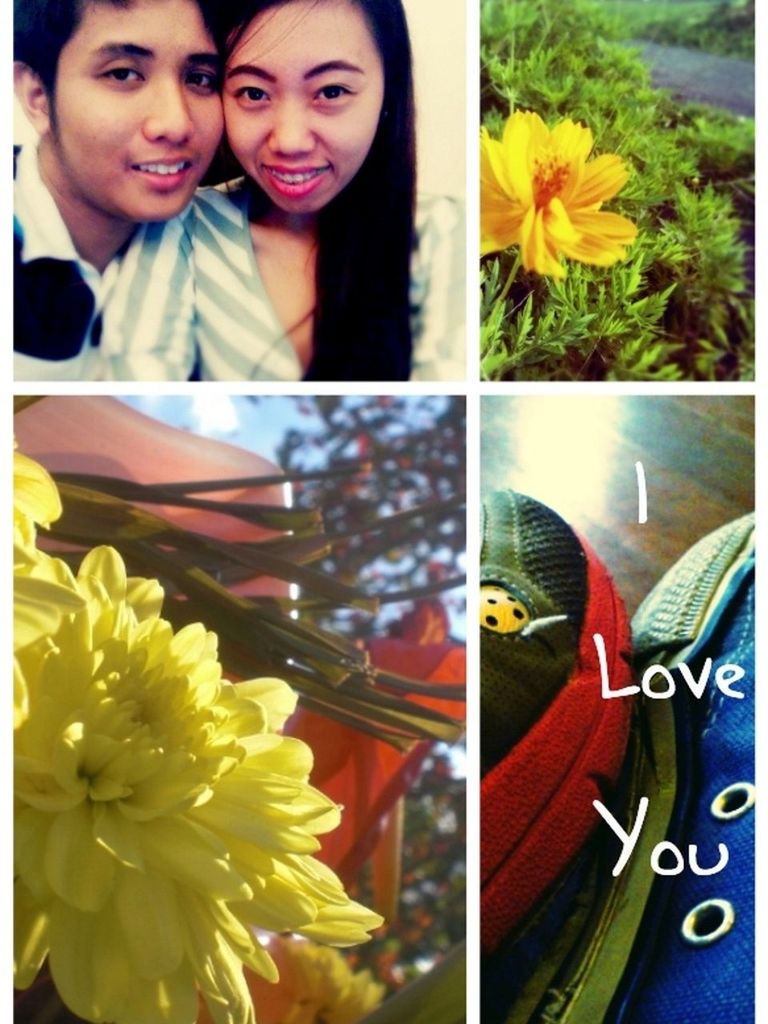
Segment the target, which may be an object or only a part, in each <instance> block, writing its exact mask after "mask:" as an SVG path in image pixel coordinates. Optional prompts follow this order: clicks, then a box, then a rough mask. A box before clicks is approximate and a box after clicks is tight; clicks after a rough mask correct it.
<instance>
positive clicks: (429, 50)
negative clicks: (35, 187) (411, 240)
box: [13, 0, 466, 198]
mask: <svg viewBox="0 0 768 1024" xmlns="http://www.w3.org/2000/svg"><path fill="white" fill-rule="evenodd" d="M403 6H404V7H405V10H406V14H407V17H408V26H409V30H410V34H411V45H412V47H413V63H414V77H415V81H416V117H417V145H418V154H419V156H418V161H419V191H420V192H426V193H429V194H436V195H450V196H459V197H461V198H463V197H464V194H465V137H464V129H465V123H466V98H465V81H466V58H465V34H464V0H403ZM13 134H14V142H16V143H22V144H23V143H25V142H31V141H33V140H34V139H35V137H36V136H35V132H34V131H33V129H32V127H31V126H30V124H29V122H28V121H27V119H26V117H25V116H24V114H23V113H22V112H21V109H20V108H19V107H18V105H17V104H16V105H15V106H14V130H13Z"/></svg>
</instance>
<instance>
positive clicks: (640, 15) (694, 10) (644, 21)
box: [602, 0, 755, 59]
mask: <svg viewBox="0 0 768 1024" xmlns="http://www.w3.org/2000/svg"><path fill="white" fill-rule="evenodd" d="M602 5H603V7H604V9H605V10H606V11H607V12H610V14H611V15H612V16H613V17H614V18H615V21H616V25H617V29H618V33H619V35H620V37H621V38H625V39H631V38H638V39H648V40H650V41H651V42H656V43H669V44H672V45H679V46H690V47H693V48H694V49H699V50H704V51H706V52H708V53H714V54H720V55H724V56H733V57H743V58H747V59H752V58H753V57H754V50H755V30H754V9H753V7H752V8H750V7H749V6H748V5H747V3H746V0H730V2H725V0H666V2H664V0H650V2H645V0H602Z"/></svg>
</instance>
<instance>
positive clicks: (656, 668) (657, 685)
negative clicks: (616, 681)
mask: <svg viewBox="0 0 768 1024" xmlns="http://www.w3.org/2000/svg"><path fill="white" fill-rule="evenodd" d="M592 640H593V641H594V644H595V650H596V651H597V657H598V660H599V662H600V679H601V687H602V696H603V698H604V699H605V700H610V699H611V698H612V697H631V696H632V695H633V694H635V693H640V691H641V690H642V692H643V693H644V694H645V695H646V697H651V698H652V699H653V700H665V699H666V698H667V697H672V696H674V694H675V690H676V689H677V683H676V682H675V677H674V676H673V675H672V673H671V672H670V670H669V669H668V668H667V667H666V666H664V665H649V666H648V668H647V669H646V670H645V672H643V677H642V679H641V680H640V685H639V686H638V685H637V684H636V683H632V684H631V685H630V686H622V687H620V688H619V689H618V690H612V689H611V680H610V678H609V675H608V661H607V658H606V655H605V640H603V637H602V636H601V634H600V633H595V634H593V636H592ZM675 667H676V669H677V671H678V672H679V673H680V675H681V676H682V678H683V680H684V682H685V684H686V686H687V687H688V689H689V690H690V691H691V693H692V694H693V696H694V697H696V698H697V699H700V698H701V697H703V696H704V691H705V690H706V688H707V684H708V683H709V677H710V675H711V674H712V659H711V658H707V659H706V660H705V661H704V664H703V665H702V666H701V669H700V670H699V674H698V675H694V673H693V672H692V671H691V669H690V668H689V666H688V665H686V663H685V662H684V661H681V662H679V663H678V664H677V665H676V666H675ZM745 674H746V673H745V672H744V669H743V668H742V667H741V666H740V665H731V664H726V665H718V666H717V668H716V669H715V678H714V685H715V686H716V687H717V689H718V690H719V691H720V692H721V693H722V694H724V695H725V696H726V697H734V698H735V699H736V700H743V699H744V694H743V693H742V691H741V690H734V688H733V686H734V683H738V681H739V680H740V679H743V678H744V676H745Z"/></svg>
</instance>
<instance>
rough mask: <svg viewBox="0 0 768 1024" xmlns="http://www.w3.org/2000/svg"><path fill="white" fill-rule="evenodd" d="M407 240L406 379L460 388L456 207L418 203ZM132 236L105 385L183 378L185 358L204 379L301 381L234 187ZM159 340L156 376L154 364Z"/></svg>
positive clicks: (460, 261)
mask: <svg viewBox="0 0 768 1024" xmlns="http://www.w3.org/2000/svg"><path fill="white" fill-rule="evenodd" d="M416 232H417V238H418V246H417V250H416V252H415V253H414V257H413V262H412V276H411V295H410V299H411V306H412V309H413V310H414V312H413V316H412V332H413V368H412V372H411V379H412V380H422V381H428V380H429V381H438V380H449V381H450V380H456V381H459V380H463V379H464V377H465V356H464V322H465V311H464V277H465V275H464V218H463V210H462V207H461V204H460V203H458V202H456V201H454V200H449V199H445V198H428V199H427V198H423V199H420V200H419V203H418V207H417V217H416ZM144 239H145V241H144V244H143V245H142V246H139V247H136V246H134V247H132V249H131V253H130V254H129V256H130V260H131V262H130V265H126V266H125V267H124V268H123V272H122V273H121V275H120V281H119V283H118V288H117V293H116V294H115V296H114V297H113V301H112V302H111V305H112V310H111V313H112V316H111V317H110V325H111V327H112V330H111V331H110V338H109V339H108V341H107V343H106V344H107V346H108V350H109V352H110V354H112V357H113V360H114V362H113V367H112V373H111V376H112V378H113V379H124V380H172V379H176V380H179V379H186V377H187V376H188V375H189V371H190V370H191V367H192V364H193V361H194V359H195V357H197V359H198V365H199V372H200V377H201V379H202V380H206V381H208V380H220V381H235V380H288V381H290V380H301V377H302V369H301V365H300V363H299V360H298V357H297V355H296V351H295V349H294V347H293V345H292V344H291V342H290V339H289V338H288V337H287V335H286V333H285V330H284V328H283V326H282V325H281V324H280V322H279V320H278V317H277V314H276V312H275V309H274V307H273V305H272V303H271V301H270V299H269V296H268V295H267V293H266V290H265V288H264V284H263V281H262V278H261V275H260V274H259V271H258V267H257V264H256V258H255V255H254V251H253V244H252V241H251V233H250V227H249V223H248V217H247V192H246V190H244V189H242V188H239V189H235V190H233V191H228V192H226V193H225V192H224V191H222V190H220V189H217V188H208V189H201V190H200V191H199V192H198V194H197V197H196V199H195V201H194V203H193V204H192V207H191V209H190V210H189V211H188V212H187V213H186V214H185V215H184V217H183V218H176V219H175V220H174V221H173V222H169V224H168V225H167V226H164V225H150V226H148V227H147V228H146V229H145V235H144ZM191 280H193V284H191V283H190V281H191ZM163 342H165V345H166V347H167V354H168V367H170V371H169V370H168V369H166V370H165V372H164V368H163V367H162V366H161V365H159V363H158V359H157V358H156V356H157V353H158V351H159V350H160V349H162V347H163ZM182 367H183V368H184V374H183V375H181V376H180V375H179V371H180V369H181V368H182ZM169 373H170V374H176V376H171V375H169Z"/></svg>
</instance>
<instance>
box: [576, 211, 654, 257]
mask: <svg viewBox="0 0 768 1024" xmlns="http://www.w3.org/2000/svg"><path fill="white" fill-rule="evenodd" d="M571 220H572V222H573V226H574V227H575V228H576V230H577V231H579V233H580V235H581V237H580V239H579V241H578V242H575V243H573V244H571V243H567V242H566V243H563V245H562V246H561V248H562V251H563V253H564V254H565V255H566V256H570V257H571V258H572V259H577V260H580V261H581V262H582V263H591V264H593V265H595V266H600V267H609V266H610V265H611V264H612V263H615V262H616V260H620V259H623V257H624V256H625V255H626V246H628V245H630V244H631V243H632V242H633V241H634V240H635V237H636V235H637V228H636V227H635V225H634V224H633V223H632V221H631V220H627V218H626V217H622V216H620V215H619V214H617V213H604V212H602V211H594V212H583V211H575V212H573V213H572V215H571Z"/></svg>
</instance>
